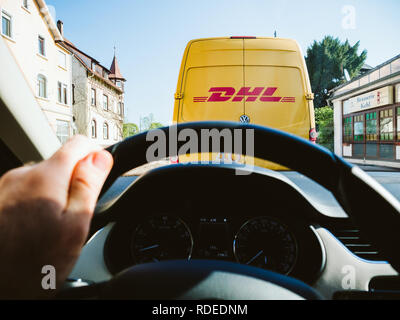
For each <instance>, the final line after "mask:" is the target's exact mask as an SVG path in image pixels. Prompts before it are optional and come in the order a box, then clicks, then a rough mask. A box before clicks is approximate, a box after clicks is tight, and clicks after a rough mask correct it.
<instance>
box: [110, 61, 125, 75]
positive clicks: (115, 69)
mask: <svg viewBox="0 0 400 320" xmlns="http://www.w3.org/2000/svg"><path fill="white" fill-rule="evenodd" d="M110 71H111V74H110V76H109V78H110V79H115V80H123V81H125V78H124V77H123V76H122V74H121V71H120V70H119V65H118V60H117V57H116V56H115V55H114V59H113V62H112V64H111V68H110Z"/></svg>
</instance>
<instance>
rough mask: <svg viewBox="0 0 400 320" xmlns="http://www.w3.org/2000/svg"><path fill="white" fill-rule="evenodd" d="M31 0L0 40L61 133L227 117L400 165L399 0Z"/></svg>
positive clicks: (115, 135) (110, 135) (378, 165)
mask: <svg viewBox="0 0 400 320" xmlns="http://www.w3.org/2000/svg"><path fill="white" fill-rule="evenodd" d="M20 2H22V1H8V2H7V1H2V4H1V5H0V11H1V20H2V21H1V35H2V37H1V41H3V42H4V43H5V44H6V45H7V47H8V49H9V51H10V52H11V54H12V55H13V56H14V58H15V60H16V61H17V63H18V65H19V66H20V69H21V71H22V73H23V74H24V77H25V79H26V80H27V82H28V85H29V87H30V88H31V90H32V91H33V92H34V96H35V100H36V102H37V104H38V106H39V107H40V110H41V111H42V112H43V114H44V115H45V117H46V120H47V122H48V124H49V126H50V128H51V129H52V131H53V133H54V135H55V136H56V137H57V138H58V140H59V142H60V143H61V144H64V143H66V141H68V139H69V138H70V137H72V136H73V135H76V134H82V135H85V136H87V137H89V138H90V139H92V140H93V141H94V142H95V143H97V144H98V145H99V146H101V147H108V146H110V145H113V144H115V143H117V142H119V141H121V140H123V139H124V138H127V137H130V136H133V135H135V134H138V133H140V132H145V131H148V130H151V129H155V128H159V127H163V126H168V125H171V124H173V123H182V122H187V121H210V120H229V121H235V122H246V123H252V124H259V125H262V126H267V127H272V128H276V129H279V130H283V131H286V132H289V133H292V134H295V135H298V136H300V137H302V138H305V139H307V140H310V141H311V142H312V143H317V144H319V145H321V146H323V147H325V148H327V149H329V150H330V151H333V152H335V153H336V154H337V155H339V156H341V157H343V158H345V159H346V160H348V161H349V162H352V163H354V164H356V165H358V166H360V167H361V168H362V169H364V170H366V171H369V172H373V171H378V172H394V171H399V170H400V80H399V72H400V43H399V42H398V41H397V38H398V35H397V30H398V29H399V28H398V27H400V22H399V19H397V16H396V13H397V12H398V10H399V9H400V7H399V3H398V1H395V0H386V1H377V0H368V1H356V2H354V3H349V2H348V1H335V2H329V3H327V2H321V1H317V0H307V1H302V2H294V1H278V2H271V1H258V0H249V1H246V2H245V3H244V2H242V1H231V0H229V1H228V0H221V1H217V2H215V1H211V0H206V1H200V2H199V1H176V0H169V1H153V0H151V1H145V2H143V1H129V2H128V1H123V0H116V1H113V2H112V3H111V2H109V1H97V2H96V5H95V6H93V3H92V2H91V1H79V2H77V1H72V2H71V1H68V2H66V1H59V0H46V1H23V2H22V6H21V4H20ZM43 12H44V13H43ZM40 13H41V14H40ZM31 17H33V18H32V19H33V20H34V22H32V21H31V20H32V19H30V18H31ZM32 23H33V24H32ZM28 39H30V40H28ZM32 39H35V41H32ZM196 39H201V41H198V40H196ZM185 48H186V49H185ZM30 125H31V126H35V123H31V124H30ZM43 139H44V140H45V138H43ZM35 143H46V141H35ZM219 156H220V155H219ZM224 156H225V155H224ZM224 156H220V157H221V158H224ZM217 157H218V155H217ZM228 157H229V156H228ZM167 160H169V159H167ZM179 160H180V161H181V162H182V161H183V160H182V159H178V162H179ZM189 160H193V159H189ZM163 163H169V162H168V161H167V162H163ZM256 164H257V165H259V166H261V167H268V165H266V164H263V163H256ZM275 169H278V170H279V169H280V168H275Z"/></svg>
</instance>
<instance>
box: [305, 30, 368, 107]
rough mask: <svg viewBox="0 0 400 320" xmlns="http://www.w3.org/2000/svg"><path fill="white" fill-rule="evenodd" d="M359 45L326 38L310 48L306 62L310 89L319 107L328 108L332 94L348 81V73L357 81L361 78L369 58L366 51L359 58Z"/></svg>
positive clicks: (358, 43)
mask: <svg viewBox="0 0 400 320" xmlns="http://www.w3.org/2000/svg"><path fill="white" fill-rule="evenodd" d="M359 47H360V42H359V41H358V42H357V43H356V44H355V45H354V46H351V45H350V43H349V41H348V40H346V41H345V42H343V43H342V42H341V41H340V40H339V38H333V37H332V36H326V37H325V38H324V39H323V40H322V41H320V42H317V41H314V43H313V44H312V45H311V46H310V47H309V48H308V49H307V56H306V58H305V59H306V63H307V68H308V73H309V75H310V81H311V87H312V90H313V92H314V95H315V100H314V105H315V107H316V108H320V107H323V106H326V100H327V99H328V98H329V96H330V94H329V91H330V90H332V89H333V88H335V87H336V86H338V85H340V84H342V83H344V82H346V79H345V76H344V74H345V70H347V72H348V73H349V75H350V78H354V77H356V76H358V75H359V73H360V69H361V67H362V66H363V65H364V63H365V60H366V58H367V51H366V50H364V51H362V52H361V54H360V55H358V50H359Z"/></svg>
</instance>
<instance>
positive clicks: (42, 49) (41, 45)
mask: <svg viewBox="0 0 400 320" xmlns="http://www.w3.org/2000/svg"><path fill="white" fill-rule="evenodd" d="M38 44H39V54H40V55H42V56H45V55H46V48H45V47H46V41H45V39H44V38H43V37H42V36H39V37H38Z"/></svg>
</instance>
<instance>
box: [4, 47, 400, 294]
mask: <svg viewBox="0 0 400 320" xmlns="http://www.w3.org/2000/svg"><path fill="white" fill-rule="evenodd" d="M0 55H1V56H2V59H1V61H0V69H1V70H7V73H8V74H12V75H13V76H12V77H9V78H7V79H3V78H2V77H0V114H1V116H0V137H1V140H0V174H3V173H4V172H6V171H8V170H9V169H11V168H15V167H18V166H20V165H21V164H24V163H27V162H29V161H40V160H43V159H46V158H48V157H49V156H51V154H52V153H54V152H55V151H56V150H57V149H58V148H59V146H60V143H59V142H58V140H57V138H56V137H55V136H54V134H53V133H52V131H51V129H50V128H49V125H48V123H47V122H46V120H45V118H44V116H43V115H42V114H41V113H40V110H39V108H37V107H36V105H35V103H36V102H35V100H34V98H33V93H32V91H31V90H30V89H29V87H28V85H27V84H26V83H25V81H24V79H23V77H22V75H21V73H20V71H19V70H18V66H17V65H16V63H15V61H14V60H13V58H12V56H11V55H10V54H9V53H8V51H7V48H6V47H5V45H4V44H3V42H2V41H0ZM15 88H18V91H19V94H18V95H16V94H13V93H14V92H15ZM33 119H35V121H34V122H33V121H32V120H33ZM32 123H35V126H33V125H31V124H32ZM175 128H176V130H178V133H179V132H180V131H182V130H185V129H192V130H195V131H196V132H198V133H200V131H201V130H202V129H218V130H223V129H227V130H230V131H233V130H249V129H251V130H254V142H255V144H254V145H255V150H254V152H255V154H254V156H255V157H257V158H259V159H263V160H268V161H272V162H275V163H278V164H281V165H283V166H285V167H288V168H290V170H289V171H282V172H279V171H271V170H268V169H263V168H252V167H249V166H243V165H237V164H213V163H189V164H169V165H166V166H162V167H159V168H155V169H152V170H149V171H147V172H145V173H144V174H142V175H140V176H130V175H126V174H125V173H126V172H128V171H130V170H131V169H133V168H136V167H139V166H141V165H144V164H146V162H147V161H146V150H147V149H148V148H149V146H150V144H151V141H147V140H146V133H141V134H138V135H135V136H133V137H130V138H128V139H126V140H124V141H122V142H120V143H118V144H116V145H114V146H111V147H109V148H108V149H107V150H108V151H109V152H110V153H111V154H112V155H113V157H114V167H113V169H112V171H111V173H110V175H109V177H108V179H107V181H106V183H105V185H104V188H103V190H102V193H101V196H100V197H99V200H98V204H97V207H96V211H95V214H94V218H93V221H92V225H91V230H90V234H89V237H88V240H87V242H86V244H85V246H84V247H83V249H82V253H81V256H80V258H79V260H78V262H77V263H76V265H75V267H74V269H73V271H72V273H71V275H70V276H69V279H68V280H67V282H66V283H65V288H64V289H63V290H61V291H60V292H59V295H58V297H57V298H59V299H196V300H203V299H227V300H230V299H234V300H235V299H239V300H266V299H272V300H281V299H283V300H286V299H288V300H291V299H311V300H314V299H386V298H390V299H392V298H399V293H400V281H399V274H398V270H400V253H399V250H398V244H399V243H400V235H399V233H398V230H399V228H400V216H399V214H400V203H399V202H398V199H397V198H396V197H395V196H394V195H393V194H392V193H390V192H389V191H388V190H387V189H388V188H385V187H386V186H385V181H384V179H383V178H382V177H380V178H379V175H378V174H377V179H378V180H379V179H381V181H382V182H381V183H379V182H378V181H377V179H374V178H373V176H374V174H369V173H366V172H364V171H363V170H361V169H360V168H359V167H357V166H354V165H352V164H350V163H348V162H347V161H345V160H344V159H342V158H340V157H338V156H336V155H335V154H333V153H332V152H330V151H328V150H327V149H324V148H322V147H319V146H318V145H315V144H312V143H310V142H308V141H306V140H303V139H300V138H298V137H296V136H293V135H290V134H287V133H284V132H281V131H278V130H275V129H271V128H266V127H261V126H257V125H252V124H240V123H233V122H195V123H185V124H179V125H177V126H175ZM161 130H162V131H163V132H164V133H165V135H166V136H167V137H168V135H169V128H168V127H166V128H162V129H161ZM183 144H184V142H183V141H180V142H178V147H179V146H181V145H183ZM200 144H201V141H199V145H200ZM243 149H244V150H245V148H243ZM223 151H224V150H221V152H223ZM174 155H177V154H171V155H170V156H174ZM237 170H241V171H243V172H245V173H247V174H243V175H237V174H236V172H237ZM393 174H394V175H397V173H393ZM398 187H399V185H398V184H394V185H393V183H391V186H390V188H394V189H397V188H398Z"/></svg>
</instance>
